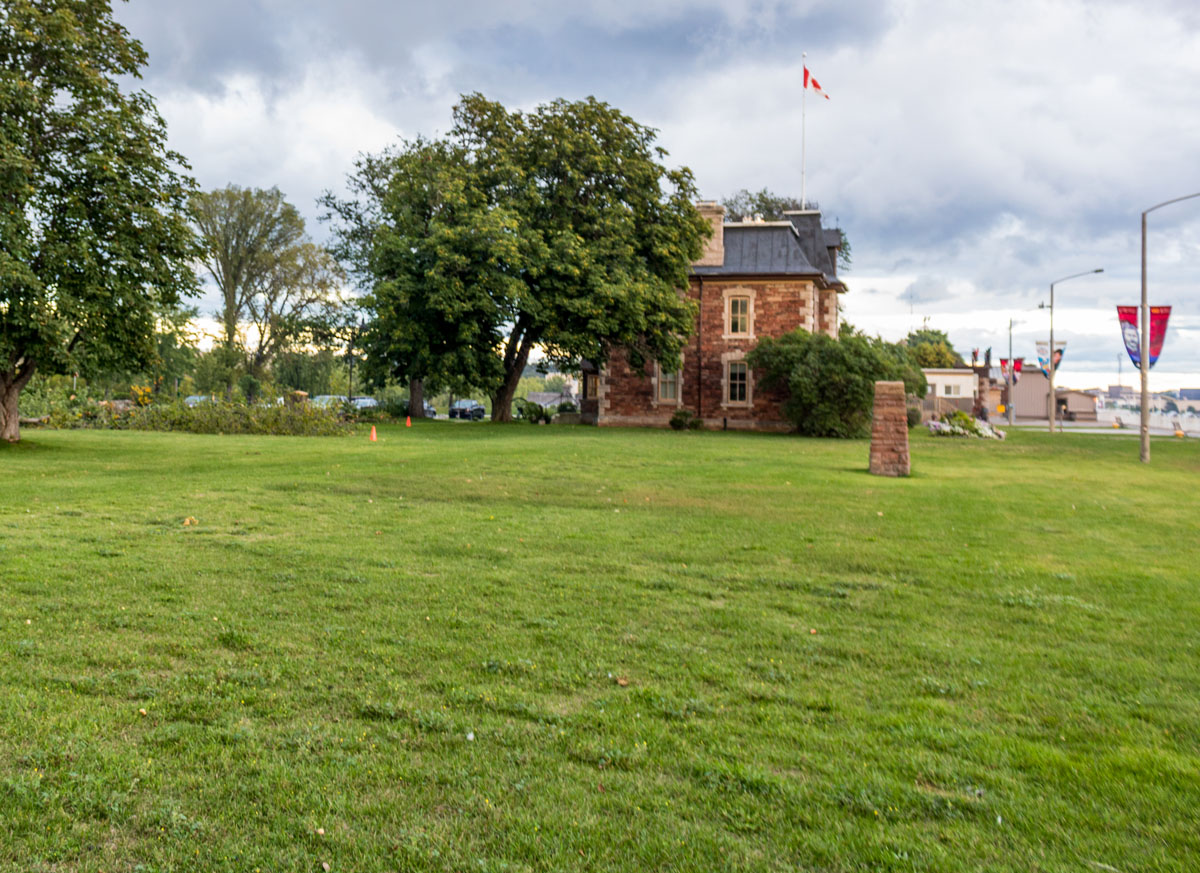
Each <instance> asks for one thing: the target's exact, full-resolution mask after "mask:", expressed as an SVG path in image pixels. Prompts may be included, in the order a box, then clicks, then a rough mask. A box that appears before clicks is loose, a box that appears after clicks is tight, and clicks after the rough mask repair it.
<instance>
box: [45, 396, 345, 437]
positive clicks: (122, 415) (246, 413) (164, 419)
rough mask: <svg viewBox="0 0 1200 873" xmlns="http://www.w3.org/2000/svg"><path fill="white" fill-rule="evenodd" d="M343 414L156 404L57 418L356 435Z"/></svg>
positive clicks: (117, 426)
mask: <svg viewBox="0 0 1200 873" xmlns="http://www.w3.org/2000/svg"><path fill="white" fill-rule="evenodd" d="M339 412H340V410H336V409H320V408H318V407H315V406H312V405H311V404H308V403H303V404H298V405H296V406H277V405H270V406H254V405H245V404H240V403H200V404H197V405H196V406H188V405H186V404H184V403H170V404H153V405H150V406H145V407H141V408H134V409H128V410H121V409H113V408H112V407H111V406H103V405H100V404H97V405H94V406H92V405H89V406H85V407H82V408H81V409H79V410H77V411H71V412H60V413H56V414H54V415H52V416H51V418H50V425H51V426H52V427H59V428H101V429H103V428H111V429H113V430H159V431H177V432H181V433H221V434H274V435H277V436H338V435H341V434H347V433H350V432H351V431H352V430H353V429H354V422H353V421H352V420H351V419H349V418H346V417H343V416H341V415H340V414H339Z"/></svg>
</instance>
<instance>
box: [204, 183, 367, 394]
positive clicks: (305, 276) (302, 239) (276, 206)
mask: <svg viewBox="0 0 1200 873" xmlns="http://www.w3.org/2000/svg"><path fill="white" fill-rule="evenodd" d="M193 207H194V211H195V217H196V218H195V220H196V227H197V229H198V231H199V234H200V239H201V242H202V245H203V257H202V263H203V265H204V267H205V269H206V270H207V272H208V274H209V276H210V277H211V278H212V280H213V282H214V284H215V285H216V286H217V290H218V291H220V293H221V298H222V307H221V311H220V312H219V313H217V315H218V316H219V317H220V319H221V323H222V326H223V330H224V337H223V339H224V344H225V346H226V347H227V348H234V347H236V346H239V345H244V346H245V348H244V354H245V356H246V370H247V372H248V373H249V374H250V375H251V376H252V377H254V378H256V379H260V380H261V379H262V378H263V377H264V376H265V374H266V369H267V367H268V366H269V365H270V364H271V362H272V361H273V360H274V359H275V357H276V356H277V355H278V354H279V353H280V352H282V351H284V350H286V349H290V348H293V347H296V346H297V345H311V344H313V343H320V342H325V341H328V340H330V339H336V335H337V334H338V333H339V330H338V329H339V328H340V327H341V326H342V325H343V323H344V321H345V317H344V313H343V311H342V310H343V308H344V307H343V304H342V302H341V299H340V297H339V291H340V289H341V286H342V284H343V282H344V278H345V277H344V275H343V273H342V270H341V267H340V266H339V265H338V263H337V261H336V260H335V259H334V257H333V256H332V255H331V254H329V252H327V251H325V250H324V249H323V248H320V247H319V246H317V245H315V244H314V243H313V242H312V240H311V239H309V238H308V235H307V234H306V233H305V230H304V219H303V218H301V216H300V212H299V211H298V210H297V209H296V207H295V206H293V205H292V204H290V203H288V202H287V201H286V200H285V199H284V197H283V194H281V193H280V191H279V189H278V188H271V189H270V190H267V191H264V190H261V189H257V188H240V187H238V186H236V185H229V186H227V187H225V188H220V189H218V190H216V191H211V192H208V193H202V194H197V195H196V196H195V198H194V203H193ZM243 323H246V324H248V326H249V327H250V328H251V330H250V331H249V334H248V336H249V337H250V339H249V340H247V337H246V335H244V334H243V333H242V331H241V329H240V327H241V325H242V324H243Z"/></svg>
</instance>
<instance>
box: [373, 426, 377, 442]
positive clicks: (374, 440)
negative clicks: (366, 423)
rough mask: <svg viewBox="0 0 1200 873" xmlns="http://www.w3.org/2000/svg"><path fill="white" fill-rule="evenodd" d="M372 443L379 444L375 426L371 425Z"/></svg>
mask: <svg viewBox="0 0 1200 873" xmlns="http://www.w3.org/2000/svg"><path fill="white" fill-rule="evenodd" d="M371 442H373V443H374V442H378V440H377V439H376V437H375V425H371Z"/></svg>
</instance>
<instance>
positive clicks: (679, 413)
mask: <svg viewBox="0 0 1200 873" xmlns="http://www.w3.org/2000/svg"><path fill="white" fill-rule="evenodd" d="M668 423H669V424H670V425H671V430H700V428H702V427H704V419H702V418H700V417H699V416H698V415H696V414H695V413H693V412H692V411H691V410H690V409H683V408H682V407H681V408H679V409H676V410H675V412H674V413H672V415H671V420H670V421H669V422H668Z"/></svg>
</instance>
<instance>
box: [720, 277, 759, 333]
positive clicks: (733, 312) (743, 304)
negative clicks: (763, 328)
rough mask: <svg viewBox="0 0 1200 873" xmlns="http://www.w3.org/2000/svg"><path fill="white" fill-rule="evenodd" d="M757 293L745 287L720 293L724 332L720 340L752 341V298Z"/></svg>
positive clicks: (739, 286) (740, 286)
mask: <svg viewBox="0 0 1200 873" xmlns="http://www.w3.org/2000/svg"><path fill="white" fill-rule="evenodd" d="M756 296H757V291H756V290H755V289H754V288H751V287H748V286H746V285H737V286H734V287H732V288H725V289H723V290H722V291H721V300H722V306H723V307H724V309H725V314H724V316H723V320H724V322H725V325H724V327H725V330H724V332H723V334H722V335H721V339H725V340H752V339H754V298H755V297H756Z"/></svg>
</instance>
